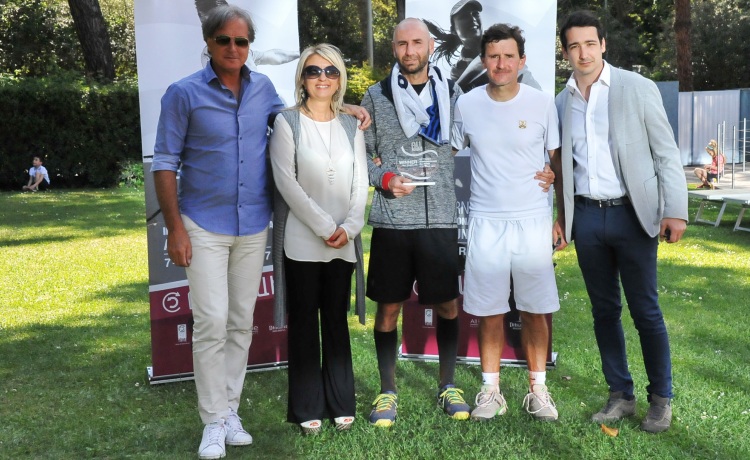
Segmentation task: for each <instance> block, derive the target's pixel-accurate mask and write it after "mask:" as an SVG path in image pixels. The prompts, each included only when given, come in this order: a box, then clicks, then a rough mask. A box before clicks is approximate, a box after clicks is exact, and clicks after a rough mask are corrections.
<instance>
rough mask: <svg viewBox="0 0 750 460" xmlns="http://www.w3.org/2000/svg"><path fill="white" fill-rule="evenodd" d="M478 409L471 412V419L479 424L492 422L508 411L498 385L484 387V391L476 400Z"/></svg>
mask: <svg viewBox="0 0 750 460" xmlns="http://www.w3.org/2000/svg"><path fill="white" fill-rule="evenodd" d="M474 403H475V404H476V407H475V408H474V410H473V411H471V419H472V420H474V421H477V422H486V421H488V420H492V419H493V418H494V417H495V416H496V415H503V414H504V413H505V412H506V411H507V410H508V404H507V403H506V402H505V398H504V397H503V394H502V393H500V389H499V388H498V387H497V385H482V391H480V392H479V393H477V397H476V398H475V399H474Z"/></svg>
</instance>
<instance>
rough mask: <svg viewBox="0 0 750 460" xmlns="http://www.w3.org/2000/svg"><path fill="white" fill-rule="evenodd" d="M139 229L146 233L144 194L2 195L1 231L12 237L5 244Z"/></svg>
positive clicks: (117, 191) (114, 191) (107, 191)
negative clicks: (65, 235)
mask: <svg viewBox="0 0 750 460" xmlns="http://www.w3.org/2000/svg"><path fill="white" fill-rule="evenodd" d="M138 228H144V229H145V201H144V196H143V192H142V191H140V192H139V191H136V190H132V189H105V190H66V191H52V192H49V193H34V194H30V193H17V192H3V193H0V231H2V230H3V229H5V230H6V231H7V232H8V234H9V236H8V237H7V238H4V241H3V242H2V244H6V245H21V244H24V243H23V242H24V241H28V242H29V243H35V242H47V241H55V238H62V237H63V236H62V235H64V234H66V233H70V234H71V235H75V236H70V237H69V239H74V238H76V239H78V238H92V237H94V238H96V237H107V236H115V235H119V234H122V233H124V232H128V231H132V230H134V229H138ZM61 234H62V235H61ZM29 235H31V236H29ZM37 235H39V236H37ZM14 236H18V238H14Z"/></svg>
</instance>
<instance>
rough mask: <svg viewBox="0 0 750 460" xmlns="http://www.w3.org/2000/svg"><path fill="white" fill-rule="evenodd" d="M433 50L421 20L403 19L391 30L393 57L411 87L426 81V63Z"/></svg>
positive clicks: (430, 38) (428, 32)
mask: <svg viewBox="0 0 750 460" xmlns="http://www.w3.org/2000/svg"><path fill="white" fill-rule="evenodd" d="M434 49H435V41H434V40H433V39H432V37H430V31H429V30H427V25H425V23H424V22H422V20H421V19H416V18H407V19H404V20H403V21H401V22H399V23H398V25H397V26H396V28H395V29H393V56H394V57H395V58H396V61H398V66H399V70H400V71H401V74H402V75H403V76H404V77H406V79H407V80H409V83H411V84H412V85H417V84H421V83H425V82H426V81H427V63H428V62H429V61H430V55H432V52H433V50H434Z"/></svg>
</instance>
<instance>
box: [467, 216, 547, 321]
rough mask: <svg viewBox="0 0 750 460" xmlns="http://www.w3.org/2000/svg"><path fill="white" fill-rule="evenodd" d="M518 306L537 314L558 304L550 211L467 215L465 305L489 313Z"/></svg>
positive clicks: (476, 312)
mask: <svg viewBox="0 0 750 460" xmlns="http://www.w3.org/2000/svg"><path fill="white" fill-rule="evenodd" d="M511 275H513V292H514V297H515V300H516V308H517V309H518V310H520V311H525V312H528V313H534V314H546V313H552V312H555V311H557V310H559V309H560V299H559V298H558V294H557V283H556V282H555V270H554V265H553V264H552V216H541V217H529V218H524V219H519V220H504V219H493V218H487V217H482V216H477V217H469V230H468V236H467V246H466V273H465V275H464V311H465V312H467V313H470V314H472V315H475V316H491V315H499V314H504V313H507V312H509V311H510V305H509V303H508V298H509V297H510V278H511Z"/></svg>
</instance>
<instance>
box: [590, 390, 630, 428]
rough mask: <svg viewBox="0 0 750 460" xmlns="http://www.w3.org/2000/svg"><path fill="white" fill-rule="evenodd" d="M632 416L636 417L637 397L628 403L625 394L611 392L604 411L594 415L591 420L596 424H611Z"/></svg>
mask: <svg viewBox="0 0 750 460" xmlns="http://www.w3.org/2000/svg"><path fill="white" fill-rule="evenodd" d="M631 415H635V396H634V397H633V399H632V400H630V401H628V400H627V399H625V393H624V392H622V391H611V392H610V393H609V399H608V400H607V404H606V405H605V406H604V408H603V409H602V410H600V411H599V412H597V413H596V414H594V415H592V416H591V420H592V421H594V422H596V423H611V422H616V421H618V420H621V419H623V418H625V417H630V416H631Z"/></svg>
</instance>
